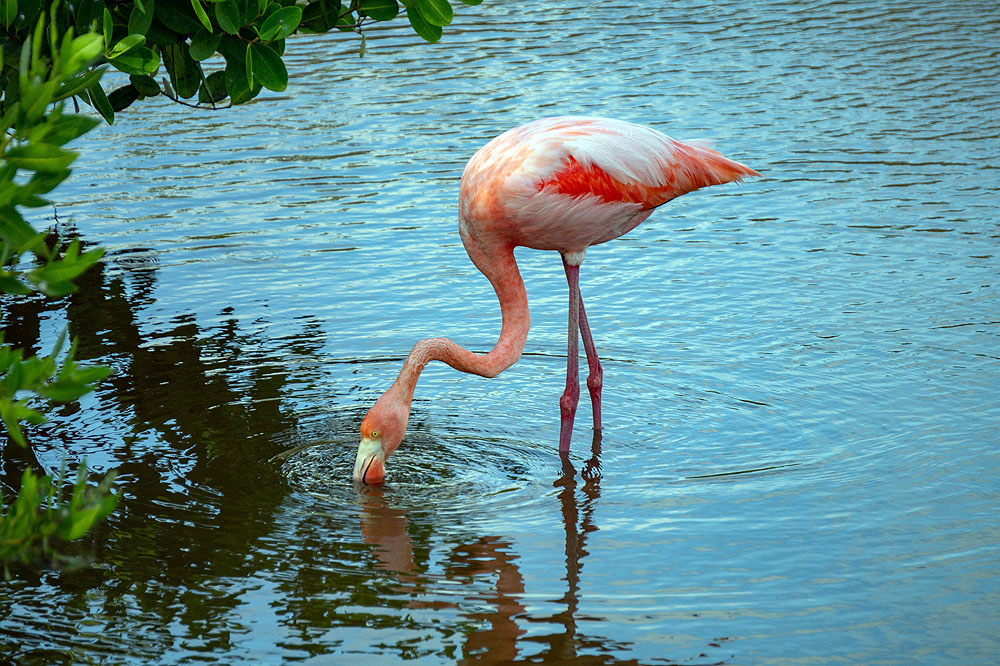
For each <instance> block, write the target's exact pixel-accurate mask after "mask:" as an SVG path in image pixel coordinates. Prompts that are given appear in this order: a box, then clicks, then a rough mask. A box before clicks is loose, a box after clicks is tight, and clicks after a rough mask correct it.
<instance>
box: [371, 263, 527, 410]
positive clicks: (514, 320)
mask: <svg viewBox="0 0 1000 666" xmlns="http://www.w3.org/2000/svg"><path fill="white" fill-rule="evenodd" d="M470 254H471V253H470ZM481 259H484V258H483V257H478V256H477V257H474V261H475V263H476V265H477V267H479V269H480V270H481V271H482V272H483V274H485V275H486V277H487V279H489V281H490V284H492V285H493V290H494V291H495V292H496V295H497V299H499V301H500V314H501V317H502V320H503V323H502V324H501V329H500V339H499V340H498V341H497V343H496V344H495V345H494V346H493V349H491V350H490V351H489V352H487V353H486V354H477V353H475V352H471V351H469V350H468V349H465V348H464V347H461V346H459V345H458V344H456V343H455V342H452V341H451V340H449V339H448V338H427V339H424V340H420V341H419V342H417V344H415V345H414V346H413V349H412V350H411V351H410V354H409V356H407V358H406V361H405V362H404V363H403V369H402V370H400V372H399V376H398V377H397V378H396V381H395V382H394V383H393V385H392V387H391V388H390V389H389V391H387V393H395V394H396V395H395V397H396V398H397V399H399V400H401V401H402V402H404V404H405V405H406V407H407V409H409V405H410V402H411V401H412V400H413V392H414V390H415V388H416V385H417V379H419V378H420V373H421V372H423V370H424V368H425V367H427V364H428V363H430V362H431V361H442V362H444V363H447V364H448V365H450V366H451V367H453V368H455V369H456V370H459V371H461V372H468V373H470V374H474V375H481V376H483V377H495V376H497V375H499V374H500V373H501V372H503V371H504V370H506V369H507V368H509V367H510V366H512V365H514V363H516V362H517V360H518V359H519V358H520V357H521V352H522V351H524V345H525V342H526V341H527V339H528V329H529V328H530V326H531V319H530V316H529V313H528V295H527V292H526V291H525V289H524V281H523V280H522V279H521V273H520V271H518V269H517V263H516V262H515V261H514V253H513V250H512V248H506V249H504V250H502V251H499V252H496V253H492V254H491V256H489V258H487V259H485V260H481Z"/></svg>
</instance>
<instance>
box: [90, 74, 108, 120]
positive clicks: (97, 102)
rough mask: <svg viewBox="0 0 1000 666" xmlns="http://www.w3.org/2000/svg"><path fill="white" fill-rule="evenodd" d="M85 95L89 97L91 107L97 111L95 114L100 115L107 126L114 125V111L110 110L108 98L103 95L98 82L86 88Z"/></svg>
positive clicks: (102, 89)
mask: <svg viewBox="0 0 1000 666" xmlns="http://www.w3.org/2000/svg"><path fill="white" fill-rule="evenodd" d="M87 93H88V94H89V95H90V104H91V106H93V107H94V108H95V109H97V112H98V113H100V114H101V116H102V117H103V118H104V120H105V121H106V122H107V123H108V124H109V125H114V124H115V110H114V109H112V108H111V102H109V101H108V96H107V95H106V94H104V88H102V87H101V84H100V82H99V81H98V82H95V83H94V84H93V85H91V86H90V87H89V88H87Z"/></svg>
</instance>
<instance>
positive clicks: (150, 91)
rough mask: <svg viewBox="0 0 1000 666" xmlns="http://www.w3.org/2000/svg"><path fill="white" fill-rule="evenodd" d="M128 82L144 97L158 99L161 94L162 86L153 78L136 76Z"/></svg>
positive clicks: (131, 77) (129, 78)
mask: <svg viewBox="0 0 1000 666" xmlns="http://www.w3.org/2000/svg"><path fill="white" fill-rule="evenodd" d="M128 80H129V81H131V82H132V85H133V86H135V89H136V90H137V91H138V92H139V94H140V95H142V96H143V97H156V96H157V95H159V94H160V84H158V83H157V82H156V79H154V78H153V77H152V76H146V75H142V76H140V75H137V74H134V75H132V76H130V77H128Z"/></svg>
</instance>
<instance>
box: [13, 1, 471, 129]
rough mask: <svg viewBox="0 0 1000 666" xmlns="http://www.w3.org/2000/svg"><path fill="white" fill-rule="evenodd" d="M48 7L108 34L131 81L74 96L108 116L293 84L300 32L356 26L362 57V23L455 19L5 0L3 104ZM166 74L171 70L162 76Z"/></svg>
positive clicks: (446, 6) (437, 8) (443, 7)
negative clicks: (287, 57) (294, 43)
mask: <svg viewBox="0 0 1000 666" xmlns="http://www.w3.org/2000/svg"><path fill="white" fill-rule="evenodd" d="M461 2H463V3H464V4H467V5H478V4H480V3H481V2H482V0H461ZM44 12H48V13H49V14H50V15H51V17H52V27H53V31H54V32H57V33H58V34H64V33H66V32H68V31H69V30H72V29H75V30H76V31H77V32H80V33H82V32H86V31H88V30H90V29H91V28H92V27H93V28H94V29H96V30H97V31H99V32H101V33H103V36H104V40H105V43H106V44H107V45H108V48H107V53H106V56H105V59H106V61H107V63H109V64H110V65H111V66H112V67H114V68H115V69H117V70H119V71H121V72H123V73H125V74H128V75H129V82H128V83H127V84H125V85H123V86H121V87H119V88H117V89H116V90H114V91H113V92H111V93H110V94H106V93H105V92H104V90H103V88H101V85H100V84H99V83H98V82H97V79H96V77H92V76H91V75H92V72H84V73H81V74H80V75H79V76H78V77H77V78H76V79H75V83H74V86H75V87H76V89H75V90H74V91H73V92H72V94H74V95H78V96H79V97H80V98H81V99H83V100H84V101H85V102H87V103H89V104H90V105H91V106H93V107H94V108H95V109H97V111H98V112H100V114H101V115H102V116H103V117H104V119H105V120H106V121H107V122H108V123H112V122H114V115H115V112H116V111H120V110H122V109H124V108H126V107H128V106H129V105H131V104H132V103H133V102H135V101H136V100H137V99H142V98H145V97H152V96H155V95H159V94H163V95H166V96H167V97H170V98H171V99H173V100H175V101H181V100H191V99H194V98H195V97H197V102H192V104H194V105H206V106H212V107H215V106H216V104H217V103H219V102H222V101H224V100H226V99H227V98H228V99H229V103H230V104H242V103H244V102H247V101H249V100H251V99H253V98H254V97H256V96H257V95H258V94H259V93H260V91H261V90H262V89H263V88H267V89H268V90H273V91H278V92H280V91H283V90H284V89H285V88H286V86H287V85H288V71H287V69H286V67H285V63H284V61H283V59H282V56H283V55H284V51H285V39H286V38H287V37H289V36H290V35H292V34H294V33H296V32H309V33H321V32H328V31H330V30H334V29H336V30H341V31H348V32H355V33H358V34H360V35H361V37H362V45H361V53H362V54H363V53H364V28H365V26H367V25H368V24H370V23H371V22H374V21H391V20H393V19H396V18H397V17H399V16H400V14H401V13H405V15H406V18H407V19H408V20H409V22H410V26H411V27H412V28H413V30H414V31H415V32H416V33H417V34H418V35H420V36H421V37H422V38H424V39H425V40H427V41H428V42H436V41H438V40H439V39H440V38H441V35H442V28H443V27H444V26H446V25H448V24H449V23H451V21H452V18H453V17H454V10H453V9H452V7H451V4H450V3H449V0H305V2H300V0H74V1H72V2H67V3H64V4H61V5H60V4H53V0H0V24H2V25H3V27H4V28H6V32H5V33H3V34H2V36H0V38H2V39H3V40H4V42H3V49H4V61H3V72H2V75H0V89H2V91H3V101H4V105H6V104H8V103H10V102H11V101H12V100H14V99H16V93H17V85H16V84H17V77H16V76H15V74H16V71H17V69H16V61H15V60H14V58H13V54H15V53H18V52H20V46H21V45H22V44H24V43H25V42H26V41H27V40H28V37H29V32H30V31H31V29H32V26H34V25H35V24H36V22H37V20H38V18H39V17H40V16H41V15H42V14H43V13H44ZM216 55H218V56H221V62H220V58H218V57H213V56H216ZM160 74H163V75H165V76H159V79H158V78H157V77H158V75H160Z"/></svg>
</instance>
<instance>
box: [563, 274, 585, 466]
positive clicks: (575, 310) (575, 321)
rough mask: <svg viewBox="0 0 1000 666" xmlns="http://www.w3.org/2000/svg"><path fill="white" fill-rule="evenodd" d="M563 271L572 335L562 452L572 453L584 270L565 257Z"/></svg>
mask: <svg viewBox="0 0 1000 666" xmlns="http://www.w3.org/2000/svg"><path fill="white" fill-rule="evenodd" d="M563 268H564V269H565V270H566V280H567V282H569V335H568V338H569V340H568V343H567V345H566V390H565V391H563V394H562V397H561V398H560V399H559V415H560V424H559V452H560V453H567V452H568V451H569V444H570V440H572V439H573V419H574V418H575V417H576V405H577V403H578V402H579V401H580V348H579V346H578V344H579V335H580V267H579V266H571V265H569V264H567V263H566V257H563Z"/></svg>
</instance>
